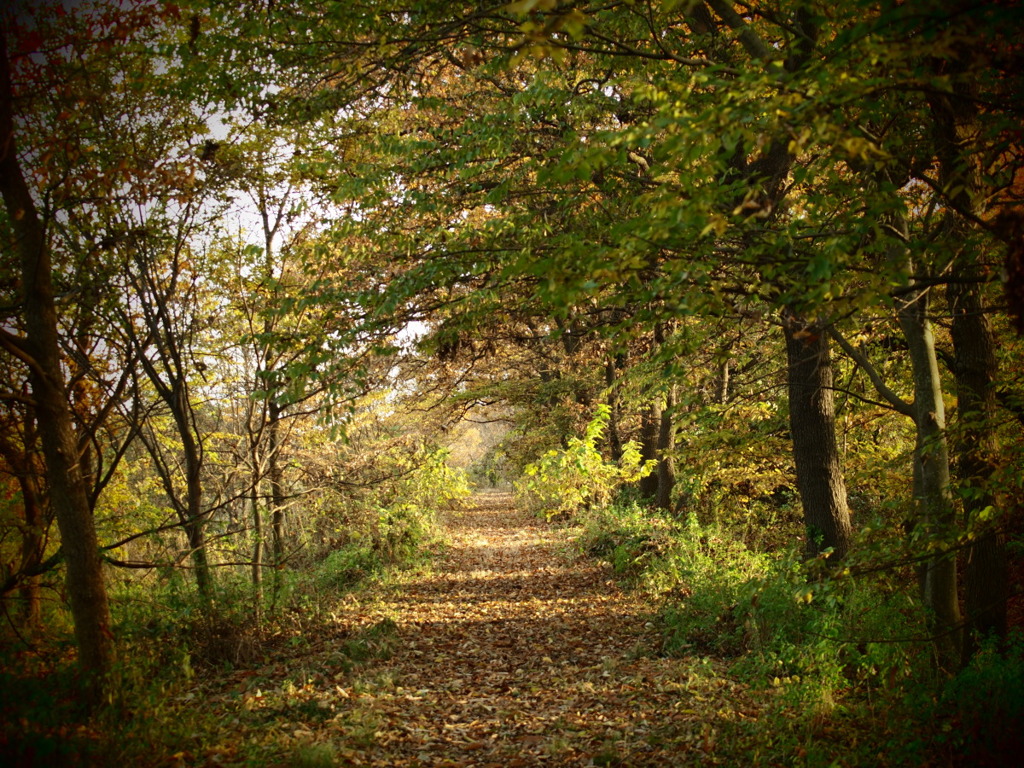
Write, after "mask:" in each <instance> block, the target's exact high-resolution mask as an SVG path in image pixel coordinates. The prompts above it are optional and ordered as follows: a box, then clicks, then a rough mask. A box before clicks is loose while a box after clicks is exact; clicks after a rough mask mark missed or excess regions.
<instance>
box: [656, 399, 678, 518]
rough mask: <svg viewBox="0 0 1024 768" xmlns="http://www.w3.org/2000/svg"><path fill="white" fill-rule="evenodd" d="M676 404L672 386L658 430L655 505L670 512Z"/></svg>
mask: <svg viewBox="0 0 1024 768" xmlns="http://www.w3.org/2000/svg"><path fill="white" fill-rule="evenodd" d="M675 404H676V386H675V384H673V385H672V386H671V387H670V388H669V391H668V394H666V395H665V408H664V409H663V410H662V412H661V423H660V428H659V430H658V457H659V458H658V493H657V496H656V498H655V504H657V506H658V509H663V510H665V511H666V512H670V511H672V489H673V488H674V487H675V484H676V467H675V459H674V458H673V457H672V451H673V450H674V449H675V446H676V431H675V425H674V424H673V423H672V409H673V407H674V406H675Z"/></svg>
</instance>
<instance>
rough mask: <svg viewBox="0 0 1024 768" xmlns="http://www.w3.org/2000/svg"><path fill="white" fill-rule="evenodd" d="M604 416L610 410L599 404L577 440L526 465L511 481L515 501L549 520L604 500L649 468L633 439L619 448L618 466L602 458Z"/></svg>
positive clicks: (654, 463) (650, 470) (605, 502)
mask: <svg viewBox="0 0 1024 768" xmlns="http://www.w3.org/2000/svg"><path fill="white" fill-rule="evenodd" d="M610 418H611V409H610V408H609V407H608V406H607V405H605V404H601V405H599V406H598V407H597V413H596V414H595V415H594V418H593V420H592V421H591V422H590V423H589V424H588V425H587V429H586V433H585V434H584V436H583V437H582V438H577V437H573V438H570V439H569V444H568V446H567V447H566V448H564V449H563V450H555V451H548V452H547V453H545V454H544V455H543V456H542V457H541V458H540V460H539V461H537V462H535V463H533V464H529V465H527V467H526V469H525V470H524V472H525V475H524V477H523V478H521V479H520V480H519V481H518V482H516V484H515V491H516V497H517V500H518V501H519V503H521V504H522V505H523V506H525V507H526V508H527V509H529V510H531V511H533V512H534V513H537V514H543V515H545V516H547V517H548V518H549V519H550V518H553V517H556V516H559V515H573V514H576V513H577V512H579V511H580V510H582V509H589V508H592V507H600V506H603V505H605V504H608V503H609V502H610V501H611V499H612V497H613V495H614V493H615V492H616V491H617V490H618V489H619V488H620V487H621V486H622V485H623V484H625V483H632V482H636V481H637V480H639V479H640V478H642V477H645V476H646V475H648V474H650V473H651V472H652V471H654V468H655V466H657V464H656V462H654V461H643V459H642V458H641V456H640V449H639V447H638V446H637V444H636V443H635V442H633V441H630V442H628V443H626V445H625V446H623V452H622V458H621V460H620V461H619V463H618V464H613V463H611V462H608V461H605V459H604V457H603V456H602V455H601V452H600V451H599V450H598V449H597V442H598V441H599V440H600V439H601V437H602V436H603V435H604V431H605V429H606V428H607V426H608V420H609V419H610Z"/></svg>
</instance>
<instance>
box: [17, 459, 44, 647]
mask: <svg viewBox="0 0 1024 768" xmlns="http://www.w3.org/2000/svg"><path fill="white" fill-rule="evenodd" d="M18 482H19V484H20V486H21V498H22V501H23V503H24V508H25V528H24V530H23V531H22V535H21V571H22V573H24V572H25V571H28V570H31V569H33V568H35V567H36V566H38V565H39V563H41V562H42V561H43V525H44V522H45V521H44V519H43V517H44V516H43V504H42V499H41V498H40V495H39V491H38V488H37V484H36V478H35V477H34V476H32V475H25V476H21V475H19V477H18ZM18 599H19V602H20V605H19V606H18V618H19V620H20V621H21V623H22V625H23V626H25V627H29V628H35V627H37V626H38V625H39V607H40V606H39V577H38V576H28V577H26V578H25V580H24V581H23V582H22V583H21V586H20V587H18Z"/></svg>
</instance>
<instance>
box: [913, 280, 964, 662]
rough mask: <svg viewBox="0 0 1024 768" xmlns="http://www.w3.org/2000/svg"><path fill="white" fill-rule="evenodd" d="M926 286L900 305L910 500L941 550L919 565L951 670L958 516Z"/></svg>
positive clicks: (957, 642)
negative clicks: (907, 377)
mask: <svg viewBox="0 0 1024 768" xmlns="http://www.w3.org/2000/svg"><path fill="white" fill-rule="evenodd" d="M929 295H930V293H929V291H928V290H927V289H923V290H917V291H913V292H911V293H910V294H909V295H908V296H907V297H906V298H905V299H904V300H903V302H902V304H901V306H900V308H899V323H900V327H901V328H902V330H903V335H904V337H905V338H906V340H907V348H908V351H909V353H910V361H911V367H912V374H913V379H914V404H913V412H914V425H915V435H916V440H915V447H914V460H915V463H916V466H915V471H914V500H915V503H916V505H917V508H918V518H919V523H918V525H917V526H916V529H917V530H918V531H919V532H920V534H921V535H922V536H923V545H924V547H929V548H930V547H931V545H932V544H933V543H934V544H936V545H937V546H938V549H939V552H938V554H936V555H934V556H933V557H931V558H929V559H928V560H927V561H926V562H925V563H924V566H923V573H922V589H921V591H922V600H923V601H924V604H925V608H926V610H927V611H928V620H929V625H930V628H931V632H932V634H933V636H934V638H935V647H936V653H937V660H938V664H939V666H940V667H941V668H942V669H945V670H946V671H950V672H952V671H954V670H956V669H957V668H958V666H959V664H960V657H961V649H962V641H961V636H962V632H961V629H960V605H959V602H958V597H957V571H956V556H955V554H954V553H953V552H952V551H942V550H943V549H944V548H951V545H952V543H953V539H954V536H955V534H956V517H955V513H954V508H953V497H952V494H951V491H950V484H949V448H948V446H947V442H946V412H945V405H944V403H943V400H942V381H941V378H940V376H939V364H938V358H937V356H936V354H935V336H934V334H933V332H932V326H931V321H930V320H929V319H928V303H929Z"/></svg>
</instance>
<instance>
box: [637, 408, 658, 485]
mask: <svg viewBox="0 0 1024 768" xmlns="http://www.w3.org/2000/svg"><path fill="white" fill-rule="evenodd" d="M660 434H661V403H660V402H659V401H657V400H655V401H653V402H651V403H650V405H648V406H647V408H645V409H644V411H643V413H641V414H640V455H641V457H642V458H643V460H644V461H656V460H657V459H658V439H659V436H660ZM640 493H641V494H643V496H644V498H647V499H650V500H652V501H653V500H655V499H657V498H658V473H657V472H652V473H651V474H649V475H647V476H645V477H642V478H640Z"/></svg>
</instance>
